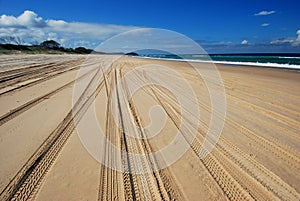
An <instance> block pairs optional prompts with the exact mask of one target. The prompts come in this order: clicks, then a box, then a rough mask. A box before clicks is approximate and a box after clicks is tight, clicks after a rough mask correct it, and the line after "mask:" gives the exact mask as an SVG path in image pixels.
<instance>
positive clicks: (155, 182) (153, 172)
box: [124, 80, 183, 200]
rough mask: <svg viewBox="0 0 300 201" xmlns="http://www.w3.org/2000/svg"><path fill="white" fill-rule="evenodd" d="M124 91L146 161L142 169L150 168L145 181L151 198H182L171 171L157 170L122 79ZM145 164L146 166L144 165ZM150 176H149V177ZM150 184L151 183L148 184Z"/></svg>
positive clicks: (125, 84) (145, 136)
mask: <svg viewBox="0 0 300 201" xmlns="http://www.w3.org/2000/svg"><path fill="white" fill-rule="evenodd" d="M124 91H125V92H126V93H125V94H127V96H126V97H125V98H126V100H128V104H129V109H130V114H131V116H132V117H133V119H134V121H135V124H136V125H137V127H138V128H139V133H140V134H141V139H140V142H141V144H140V146H141V148H142V149H143V150H144V151H143V152H144V153H145V156H146V158H145V161H146V162H147V163H144V164H143V165H144V170H147V169H148V170H150V172H149V173H147V176H148V177H147V182H148V186H149V188H150V191H151V194H152V195H153V196H152V199H153V198H155V196H154V195H156V196H157V198H156V199H161V200H183V196H182V192H181V190H180V188H179V187H178V186H176V185H175V184H173V182H171V180H173V181H174V179H173V177H174V175H171V172H170V171H169V170H168V168H165V169H163V170H158V162H157V160H156V159H155V158H154V157H153V155H151V154H152V153H153V151H152V150H153V149H152V148H151V146H150V144H149V142H148V140H147V134H146V133H145V131H144V130H143V129H142V128H143V126H142V119H140V117H139V115H138V111H137V109H136V108H135V106H134V105H135V104H134V101H133V99H132V98H131V97H128V94H130V93H129V89H128V87H127V83H126V80H124ZM149 154H150V155H149ZM145 165H147V167H145ZM150 176H151V177H150ZM150 184H151V185H150Z"/></svg>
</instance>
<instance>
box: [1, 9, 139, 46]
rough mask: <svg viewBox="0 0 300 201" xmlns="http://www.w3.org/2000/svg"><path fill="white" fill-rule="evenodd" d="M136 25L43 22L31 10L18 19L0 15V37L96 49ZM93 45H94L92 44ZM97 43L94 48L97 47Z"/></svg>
mask: <svg viewBox="0 0 300 201" xmlns="http://www.w3.org/2000/svg"><path fill="white" fill-rule="evenodd" d="M136 28H138V27H136V26H122V25H113V24H92V23H82V22H66V21H63V20H55V19H48V20H44V19H43V18H42V17H40V16H38V14H36V13H35V12H33V11H29V10H27V11H24V12H23V13H22V14H21V15H19V16H8V15H5V14H3V15H1V16H0V38H2V41H3V38H6V39H8V38H9V37H15V38H21V39H22V40H23V41H25V43H28V44H30V43H31V44H32V43H39V42H42V41H43V40H50V39H52V40H56V41H58V42H59V43H61V44H62V45H64V46H71V47H72V46H75V45H78V44H82V45H84V44H85V45H90V47H91V46H95V44H94V43H98V44H99V43H100V42H101V41H103V40H105V39H107V38H110V37H112V36H114V35H116V34H119V33H122V32H125V31H129V30H133V29H136ZM93 44H94V45H93ZM98 44H96V45H98Z"/></svg>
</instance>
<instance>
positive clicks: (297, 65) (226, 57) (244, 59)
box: [140, 54, 300, 69]
mask: <svg viewBox="0 0 300 201" xmlns="http://www.w3.org/2000/svg"><path fill="white" fill-rule="evenodd" d="M140 56H141V57H147V58H156V59H164V60H184V61H195V62H213V63H218V64H229V65H248V66H263V67H274V68H275V67H277V68H289V69H300V54H210V55H201V54H183V55H172V54H144V55H140Z"/></svg>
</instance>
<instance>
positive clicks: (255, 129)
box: [0, 55, 300, 200]
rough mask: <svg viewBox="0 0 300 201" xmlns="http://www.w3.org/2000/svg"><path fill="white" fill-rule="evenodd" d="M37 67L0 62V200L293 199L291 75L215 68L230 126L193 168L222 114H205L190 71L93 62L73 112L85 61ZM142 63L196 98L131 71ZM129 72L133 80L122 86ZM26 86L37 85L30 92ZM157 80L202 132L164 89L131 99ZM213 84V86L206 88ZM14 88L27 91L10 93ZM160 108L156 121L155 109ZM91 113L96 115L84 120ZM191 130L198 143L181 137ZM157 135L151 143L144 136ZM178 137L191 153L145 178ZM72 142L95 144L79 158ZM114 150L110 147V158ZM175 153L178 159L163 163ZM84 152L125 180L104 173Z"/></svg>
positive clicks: (199, 83) (295, 122)
mask: <svg viewBox="0 0 300 201" xmlns="http://www.w3.org/2000/svg"><path fill="white" fill-rule="evenodd" d="M41 57H42V59H41ZM41 57H37V56H34V57H33V56H32V57H30V60H29V59H28V58H27V57H26V56H21V55H20V56H11V57H9V56H8V57H0V64H1V62H2V63H4V64H3V68H2V72H3V73H2V77H9V78H10V80H9V82H6V84H3V87H2V91H4V92H5V91H6V90H11V89H12V92H9V93H4V94H2V95H0V103H1V108H0V112H1V113H0V117H1V118H2V119H0V123H1V122H2V123H1V127H0V133H1V134H0V160H1V163H0V176H1V183H0V188H1V191H2V193H1V196H0V198H1V200H6V199H12V198H16V199H28V198H30V199H37V200H58V199H60V200H61V199H63V200H97V199H99V200H124V199H125V200H299V198H300V194H299V192H300V188H299V186H300V185H299V184H300V174H299V172H300V171H299V170H300V136H299V133H300V132H299V131H300V124H299V122H300V102H299V100H300V90H299V84H300V83H299V82H300V74H299V73H298V72H293V71H286V70H280V69H263V68H254V67H238V66H222V65H219V66H218V69H219V72H220V74H221V76H222V79H223V82H224V87H225V90H226V98H227V116H226V119H225V125H224V129H223V132H222V135H221V137H220V139H219V140H218V142H217V144H216V146H215V147H214V149H213V150H212V152H211V153H210V154H209V155H207V156H206V157H204V158H201V157H199V153H200V150H201V147H202V144H203V142H204V141H205V139H206V133H207V131H208V130H209V123H210V118H211V115H212V111H214V112H215V114H216V118H218V119H221V118H222V115H221V113H220V111H219V107H218V105H217V107H216V108H214V109H212V108H211V103H210V97H209V95H208V88H207V86H206V85H205V83H204V81H203V80H202V79H199V78H198V77H197V76H196V75H195V70H193V69H192V68H191V67H190V66H188V65H187V64H185V63H182V62H171V61H158V60H147V59H137V58H128V57H126V58H123V59H121V60H118V61H116V62H114V63H113V64H112V65H108V64H109V63H110V61H111V59H112V56H93V57H91V58H90V59H89V60H88V62H89V63H88V65H85V66H86V68H87V71H88V69H90V70H93V69H95V68H94V67H95V66H97V67H101V68H96V69H95V70H93V71H91V73H90V74H88V75H87V76H85V77H83V78H81V79H80V82H82V83H84V82H85V81H89V82H86V84H84V85H83V87H82V88H81V89H80V90H81V91H80V94H82V96H81V97H80V98H79V97H77V100H78V101H77V104H76V105H75V106H73V108H72V93H73V85H74V82H72V81H74V80H75V79H76V77H75V76H76V73H77V72H78V69H72V66H73V64H75V66H76V65H78V66H79V65H80V63H81V62H83V61H84V59H83V58H82V57H81V56H74V55H72V56H69V57H61V56H56V57H55V56H52V55H51V56H47V55H43V56H41ZM42 60H43V62H41V61H42ZM68 60H69V61H70V65H68V62H66V61H68ZM22 61H23V62H24V64H23V67H22ZM55 62H57V66H59V67H58V68H57V69H55V70H53V69H52V70H53V71H51V73H52V74H53V76H52V77H48V78H47V79H44V78H45V77H47V76H45V75H46V74H45V72H46V71H49V69H51V68H46V67H45V65H46V66H47V65H49V64H50V63H55ZM60 62H64V63H63V64H61V63H60ZM39 63H41V64H42V65H41V66H38V71H34V72H39V74H37V75H38V76H37V78H36V77H34V76H33V75H31V74H30V73H29V72H28V71H27V70H26V69H30V68H29V67H25V66H30V65H34V66H36V65H37V64H39ZM71 64H72V65H71ZM94 64H95V65H94ZM150 64H151V65H153V64H156V65H163V66H167V67H168V68H170V69H173V70H175V71H176V72H178V73H179V74H180V75H181V76H183V77H184V78H185V79H186V80H187V83H188V84H189V85H190V86H191V88H192V89H193V90H194V93H195V97H196V98H197V99H195V100H194V99H192V98H193V95H192V94H190V93H189V92H188V91H187V90H185V89H184V88H183V87H182V85H181V84H180V82H178V80H177V79H176V77H174V76H172V75H171V74H170V73H168V72H152V73H153V74H147V72H143V71H139V70H138V67H139V66H142V65H150ZM43 65H44V67H43ZM196 65H197V67H198V68H203V69H206V67H207V66H206V64H196ZM34 68H35V67H34ZM18 69H20V71H18ZM62 69H65V70H64V71H62ZM207 71H209V70H207ZM56 72H61V73H60V74H58V75H56ZM103 72H105V73H104V74H103ZM16 73H21V76H15V74H16ZM129 73H132V76H131V77H130V79H127V80H126V75H128V74H129ZM54 75H56V76H54ZM153 75H154V76H153ZM0 76H1V72H0ZM151 76H152V77H151ZM29 77H30V79H32V83H33V84H31V85H26V84H27V83H25V81H24V80H25V79H27V78H29ZM3 79H4V78H3ZM34 79H41V81H40V82H36V83H35V80H34ZM153 79H155V80H158V81H160V82H161V83H164V82H167V83H169V84H170V85H172V87H173V89H174V90H176V91H177V92H179V94H180V95H181V96H182V97H183V99H182V100H183V101H186V103H188V104H191V103H192V102H189V101H194V102H193V103H195V104H196V105H199V107H200V110H201V111H200V112H201V116H200V117H199V119H198V120H199V121H200V125H199V127H196V126H195V122H194V119H195V118H196V113H195V111H193V109H192V108H189V107H185V108H181V105H180V104H179V102H178V99H177V97H175V96H174V95H173V94H172V93H171V92H170V91H168V90H166V89H165V88H163V87H160V86H158V85H149V86H147V87H144V88H143V89H142V90H139V91H138V92H136V93H135V94H134V95H133V96H132V97H131V95H130V93H131V92H132V91H131V90H132V88H131V87H132V86H134V84H136V83H139V82H140V83H141V82H150V81H153ZM124 80H125V81H124ZM209 82H211V83H212V86H213V87H217V86H216V85H214V84H215V83H216V82H215V81H214V80H212V79H209ZM3 83H4V82H3ZM22 83H23V84H22ZM68 83H70V84H69V85H67V84H68ZM17 85H24V87H20V88H16V86H17ZM64 85H67V86H65V87H63V86H64ZM115 86H118V87H115ZM58 89H59V90H58ZM56 90H57V91H56ZM54 91H55V92H54ZM52 92H53V93H52ZM49 93H50V94H49ZM47 94H49V95H47ZM80 94H79V95H80ZM45 95H46V97H43V96H45ZM41 97H43V98H41ZM39 98H41V100H36V99H39ZM93 102H94V103H95V105H94V106H93ZM157 105H159V107H160V109H161V112H162V111H163V113H160V112H157V110H155V111H154V110H153V106H157ZM91 106H93V107H91ZM72 109H73V112H74V113H72ZM151 110H152V111H151ZM93 111H95V114H94V116H92V117H91V116H89V115H88V114H90V112H93ZM149 111H151V112H150V113H149ZM184 113H186V114H188V116H187V117H186V119H185V121H186V122H187V124H186V125H185V127H183V128H181V127H180V126H181V121H182V119H181V116H182V114H184ZM72 114H74V115H75V116H73V115H72ZM5 115H6V116H5ZM149 115H150V116H149ZM151 115H153V116H152V117H151ZM162 116H164V118H162ZM94 117H96V121H97V124H98V125H100V127H101V128H102V131H103V133H104V135H105V137H106V139H108V140H109V141H108V142H109V143H101V142H100V141H98V138H96V137H95V136H93V132H94V130H95V129H96V127H95V125H94V124H93V123H92V122H93V118H94ZM74 122H75V124H76V125H75V124H74ZM161 125H163V126H162V127H160V126H161ZM76 126H77V127H80V126H85V128H86V130H85V131H84V132H83V133H82V131H80V130H74V129H75V128H76ZM121 127H122V128H123V131H125V132H123V131H122V129H121ZM160 128H161V130H160V131H159V129H160ZM193 128H196V133H195V138H191V135H190V133H189V132H190V131H191V130H193ZM156 131H159V132H158V133H159V134H157V135H155V136H151V133H153V132H156ZM178 131H180V132H179V135H178V136H180V138H179V139H180V142H182V143H183V144H186V145H187V147H188V149H187V151H186V152H185V153H183V155H182V157H180V158H179V159H178V160H176V161H175V162H174V163H171V164H170V165H168V166H167V167H166V168H163V169H159V170H154V171H151V170H152V169H153V168H154V169H155V168H157V167H160V166H161V165H163V164H165V163H166V162H167V161H168V160H169V158H168V156H171V155H164V154H158V155H152V154H151V153H154V152H155V151H159V150H162V149H163V148H164V147H166V146H168V145H170V144H172V143H174V144H176V143H178V142H176V141H174V142H172V141H173V139H175V138H176V134H177V133H178ZM79 132H80V133H79ZM80 138H81V139H82V140H83V141H85V140H87V141H93V142H94V143H95V144H94V146H93V147H92V148H90V149H89V150H87V149H85V146H86V145H85V146H84V145H83V144H82V143H81V142H80V140H79V139H80ZM138 138H141V139H138ZM206 140H207V139H206ZM209 140H212V139H209ZM110 143H111V144H113V145H115V147H117V148H118V149H117V150H114V149H113V147H112V146H110V145H109V144H110ZM175 151H178V150H176V149H174V150H173V151H171V152H166V153H169V154H175ZM89 152H90V153H94V154H95V153H97V154H96V156H95V155H94V157H96V158H97V157H99V156H100V157H102V158H101V159H102V160H103V161H105V162H106V164H107V165H109V166H114V167H119V168H121V169H120V170H122V171H121V172H120V171H117V170H115V169H111V168H109V167H106V166H104V165H101V164H100V163H98V162H97V161H96V160H95V159H94V158H93V156H92V155H90V154H89ZM133 154H142V156H143V157H141V158H139V157H135V156H134V155H133ZM130 172H131V173H132V172H135V173H138V174H131V173H130ZM141 173H142V174H141Z"/></svg>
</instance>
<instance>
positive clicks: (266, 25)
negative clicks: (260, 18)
mask: <svg viewBox="0 0 300 201" xmlns="http://www.w3.org/2000/svg"><path fill="white" fill-rule="evenodd" d="M261 26H262V27H268V26H270V24H269V23H263V24H261Z"/></svg>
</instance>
